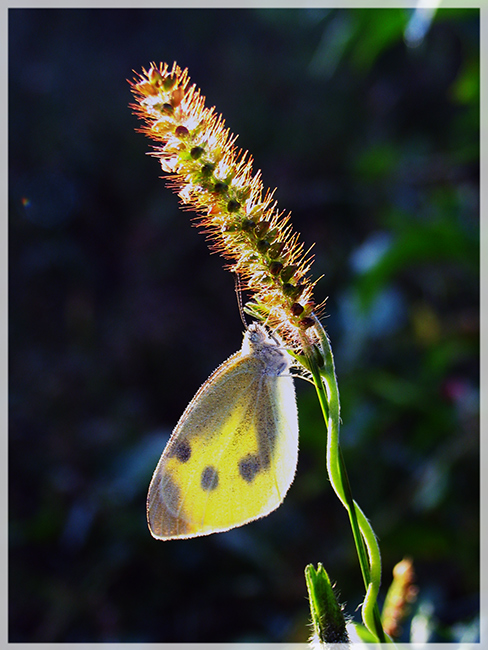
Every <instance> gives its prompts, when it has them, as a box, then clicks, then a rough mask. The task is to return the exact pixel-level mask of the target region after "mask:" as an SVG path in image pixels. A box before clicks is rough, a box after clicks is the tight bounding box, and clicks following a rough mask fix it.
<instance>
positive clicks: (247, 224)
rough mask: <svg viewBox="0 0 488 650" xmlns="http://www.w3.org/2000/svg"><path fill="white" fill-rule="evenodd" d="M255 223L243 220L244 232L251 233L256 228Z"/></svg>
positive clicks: (250, 220)
mask: <svg viewBox="0 0 488 650" xmlns="http://www.w3.org/2000/svg"><path fill="white" fill-rule="evenodd" d="M254 226H255V223H254V221H253V220H252V219H243V220H242V230H244V232H251V230H252V229H253V228H254Z"/></svg>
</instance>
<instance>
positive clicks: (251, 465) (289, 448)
mask: <svg viewBox="0 0 488 650" xmlns="http://www.w3.org/2000/svg"><path fill="white" fill-rule="evenodd" d="M262 332H264V330H262ZM259 333H260V334H261V336H266V339H265V340H264V341H263V342H262V344H261V346H258V348H257V349H256V348H251V350H247V349H245V348H244V345H243V349H242V350H241V352H239V353H237V354H235V355H233V356H232V357H230V359H228V360H227V361H226V362H224V363H223V364H222V365H221V366H220V367H219V368H217V370H216V371H215V372H214V373H213V374H212V375H211V376H210V377H209V379H208V380H207V381H206V382H205V384H204V385H203V386H202V387H201V388H200V390H199V391H198V392H197V394H196V395H195V397H194V398H193V400H192V401H191V402H190V404H189V405H188V407H187V409H186V410H185V412H184V413H183V415H182V417H181V418H180V421H179V422H178V424H177V426H176V428H175V430H174V432H173V434H172V436H171V438H170V440H169V442H168V444H167V446H166V449H165V450H164V452H163V455H162V456H161V459H160V461H159V464H158V466H157V468H156V470H155V472H154V475H153V479H152V481H151V485H150V488H149V494H148V521H149V527H150V530H151V532H152V534H153V535H154V536H155V537H157V538H160V539H172V538H177V537H193V536H196V535H206V534H209V533H213V532H218V531H223V530H228V529H230V528H233V527H235V526H239V525H242V524H244V523H247V522H248V521H252V520H253V519H257V518H258V517H262V516H264V515H266V514H268V513H269V512H271V511H272V510H274V509H275V508H276V507H278V505H279V504H280V503H281V502H282V500H283V498H284V496H285V494H286V491H287V490H288V487H289V486H290V484H291V482H292V480H293V476H294V473H295V468H296V462H297V453H298V422H297V412H296V402H295V391H294V386H293V379H292V377H291V376H290V375H289V374H282V369H281V366H280V367H278V366H276V364H275V359H276V343H275V342H274V341H272V340H271V339H269V337H267V334H262V333H261V329H260V330H259ZM271 350H272V351H273V353H274V356H272V357H271V358H270V355H269V354H267V353H268V351H269V352H271ZM283 354H284V353H283V352H281V351H280V352H279V355H283ZM287 363H288V362H284V367H286V368H287V367H288V366H287Z"/></svg>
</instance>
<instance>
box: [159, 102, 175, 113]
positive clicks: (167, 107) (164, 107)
mask: <svg viewBox="0 0 488 650" xmlns="http://www.w3.org/2000/svg"><path fill="white" fill-rule="evenodd" d="M154 108H157V110H158V111H159V112H160V113H162V114H163V115H173V113H174V112H175V109H174V108H173V107H172V106H171V104H154Z"/></svg>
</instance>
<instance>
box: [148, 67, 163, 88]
mask: <svg viewBox="0 0 488 650" xmlns="http://www.w3.org/2000/svg"><path fill="white" fill-rule="evenodd" d="M148 79H149V81H150V82H151V83H152V84H153V85H154V86H160V85H161V81H162V77H161V75H160V74H159V71H158V70H156V68H151V69H150V70H149V74H148Z"/></svg>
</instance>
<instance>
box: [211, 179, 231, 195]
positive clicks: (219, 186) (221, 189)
mask: <svg viewBox="0 0 488 650" xmlns="http://www.w3.org/2000/svg"><path fill="white" fill-rule="evenodd" d="M227 190H228V186H227V185H226V183H222V181H217V182H216V183H215V185H214V186H213V191H214V192H216V193H217V194H225V193H226V192H227Z"/></svg>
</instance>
